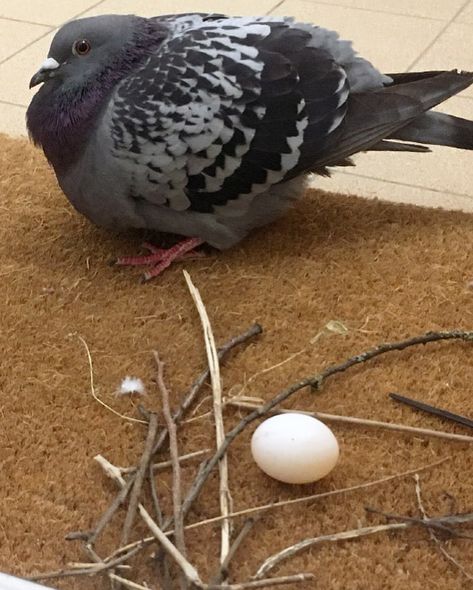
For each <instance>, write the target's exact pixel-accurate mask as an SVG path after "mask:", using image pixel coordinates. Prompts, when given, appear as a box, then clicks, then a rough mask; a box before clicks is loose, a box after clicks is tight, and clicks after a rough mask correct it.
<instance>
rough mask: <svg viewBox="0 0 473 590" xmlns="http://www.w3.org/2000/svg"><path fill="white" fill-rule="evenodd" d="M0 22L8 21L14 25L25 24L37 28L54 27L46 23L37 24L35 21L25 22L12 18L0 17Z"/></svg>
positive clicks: (21, 19)
mask: <svg viewBox="0 0 473 590" xmlns="http://www.w3.org/2000/svg"><path fill="white" fill-rule="evenodd" d="M0 20H9V21H12V22H14V23H25V24H27V25H36V26H37V27H50V28H51V27H53V28H54V25H52V24H50V23H49V24H46V23H37V22H36V21H32V20H25V19H23V18H13V17H12V16H0Z"/></svg>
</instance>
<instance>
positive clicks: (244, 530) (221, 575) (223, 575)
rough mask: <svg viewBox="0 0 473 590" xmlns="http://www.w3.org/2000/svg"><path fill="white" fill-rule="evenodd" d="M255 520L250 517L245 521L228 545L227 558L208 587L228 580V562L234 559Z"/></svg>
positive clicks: (255, 518)
mask: <svg viewBox="0 0 473 590" xmlns="http://www.w3.org/2000/svg"><path fill="white" fill-rule="evenodd" d="M257 520H258V517H250V518H247V519H246V520H245V523H244V524H243V526H242V527H241V529H240V532H239V533H238V535H237V536H236V537H235V539H234V541H233V543H232V544H231V545H230V549H229V551H228V553H227V556H226V557H225V559H224V561H223V562H222V563H221V564H220V568H219V571H218V573H217V575H216V576H215V577H214V578H213V579H212V581H211V582H210V586H212V585H218V584H221V583H222V581H223V580H226V579H227V578H228V568H229V566H230V562H231V561H232V559H233V558H234V556H235V553H236V552H237V551H238V549H239V548H240V545H241V544H242V543H243V541H244V540H245V539H246V537H247V536H248V534H249V532H250V531H251V529H252V528H253V526H254V525H255V523H256V521H257Z"/></svg>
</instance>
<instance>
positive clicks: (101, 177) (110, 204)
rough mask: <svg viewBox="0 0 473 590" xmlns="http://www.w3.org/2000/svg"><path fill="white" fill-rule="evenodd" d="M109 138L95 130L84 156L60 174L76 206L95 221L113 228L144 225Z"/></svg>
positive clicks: (60, 181) (70, 199)
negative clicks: (112, 153) (115, 158)
mask: <svg viewBox="0 0 473 590" xmlns="http://www.w3.org/2000/svg"><path fill="white" fill-rule="evenodd" d="M109 154H110V146H109V145H108V142H107V138H106V137H104V136H103V135H102V136H99V134H97V133H96V134H95V135H94V137H92V138H91V141H89V144H88V147H87V148H86V150H85V151H84V153H83V154H82V156H81V158H80V159H79V160H78V161H77V162H75V163H74V164H72V166H70V167H69V169H68V170H67V172H66V173H65V174H63V175H58V181H59V185H60V186H61V189H62V190H63V191H64V193H65V195H66V196H67V198H68V199H69V201H70V202H71V204H72V205H73V206H74V208H75V209H76V210H77V211H78V212H79V213H81V214H82V215H85V217H87V218H88V219H89V220H90V221H92V222H93V223H94V224H96V225H99V226H102V227H108V228H112V229H125V228H129V227H142V226H143V223H142V220H141V219H140V217H139V215H138V214H137V212H136V203H135V199H133V198H132V197H131V196H130V194H129V189H128V185H129V179H128V178H127V177H126V175H125V174H124V173H123V171H122V170H121V169H120V166H117V165H116V163H115V162H114V161H113V158H112V157H111V156H110V155H109Z"/></svg>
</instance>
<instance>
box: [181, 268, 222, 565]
mask: <svg viewBox="0 0 473 590" xmlns="http://www.w3.org/2000/svg"><path fill="white" fill-rule="evenodd" d="M183 272H184V277H185V279H186V283H187V287H188V288H189V291H190V294H191V296H192V299H193V300H194V303H195V306H196V308H197V311H198V313H199V316H200V321H201V323H202V329H203V332H204V340H205V349H206V352H207V360H208V364H209V369H210V380H211V383H212V396H213V412H214V420H215V440H216V446H217V449H218V448H219V447H220V446H221V445H222V444H223V441H224V440H225V427H224V424H223V411H222V380H221V377H220V365H219V361H218V353H217V347H216V345H215V338H214V335H213V332H212V326H211V324H210V320H209V316H208V314H207V310H206V309H205V305H204V302H203V301H202V297H201V295H200V293H199V290H198V289H197V288H196V287H195V285H194V283H193V282H192V279H191V277H190V275H189V273H188V272H187V271H186V270H184V271H183ZM218 470H219V476H220V478H219V500H220V513H221V515H222V516H223V517H224V519H223V520H222V523H221V534H220V563H221V564H223V563H224V562H225V560H226V558H227V555H228V552H229V551H230V534H231V531H230V521H229V520H228V518H225V517H226V516H227V515H228V514H229V513H230V502H231V498H230V490H229V487H228V459H227V455H226V454H223V455H222V456H221V457H220V460H219V462H218Z"/></svg>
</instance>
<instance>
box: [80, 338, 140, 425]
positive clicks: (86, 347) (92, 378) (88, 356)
mask: <svg viewBox="0 0 473 590" xmlns="http://www.w3.org/2000/svg"><path fill="white" fill-rule="evenodd" d="M76 336H77V338H78V339H79V340H80V341H81V342H82V344H83V345H84V348H85V351H86V353H87V360H88V362H89V379H90V393H91V394H92V397H93V398H94V400H95V401H96V402H98V403H99V404H100V405H101V406H103V407H104V408H106V409H107V410H108V411H109V412H112V414H115V416H118V417H119V418H122V419H123V420H128V421H129V422H136V423H138V424H147V422H145V420H139V419H138V418H131V417H130V416H125V414H120V412H117V411H116V410H114V409H113V408H112V407H111V406H109V405H108V404H106V403H105V402H104V401H103V400H101V399H100V398H99V397H98V395H97V394H96V392H95V385H94V367H93V364H92V355H91V354H90V349H89V345H88V344H87V342H86V341H85V340H84V338H82V336H80V334H76Z"/></svg>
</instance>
